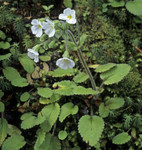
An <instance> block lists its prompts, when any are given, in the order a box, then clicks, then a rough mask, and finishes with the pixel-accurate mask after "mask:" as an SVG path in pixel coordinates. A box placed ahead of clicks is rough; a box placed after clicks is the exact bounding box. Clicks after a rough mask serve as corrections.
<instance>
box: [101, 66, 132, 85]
mask: <svg viewBox="0 0 142 150" xmlns="http://www.w3.org/2000/svg"><path fill="white" fill-rule="evenodd" d="M130 69H131V67H130V66H129V65H128V64H117V65H116V66H115V67H113V68H112V69H110V70H108V71H106V72H103V73H102V74H101V79H103V80H104V84H106V85H109V84H114V83H118V82H119V81H121V80H122V79H123V78H124V77H125V76H126V75H127V74H128V73H129V71H130Z"/></svg>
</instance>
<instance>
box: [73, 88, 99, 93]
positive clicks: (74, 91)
mask: <svg viewBox="0 0 142 150" xmlns="http://www.w3.org/2000/svg"><path fill="white" fill-rule="evenodd" d="M73 93H74V95H90V94H91V95H97V94H99V91H94V90H93V89H91V88H84V87H83V86H77V87H75V88H74V89H73Z"/></svg>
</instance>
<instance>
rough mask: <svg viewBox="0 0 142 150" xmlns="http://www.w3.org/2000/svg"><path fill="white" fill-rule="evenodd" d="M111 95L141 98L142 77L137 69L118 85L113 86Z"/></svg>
mask: <svg viewBox="0 0 142 150" xmlns="http://www.w3.org/2000/svg"><path fill="white" fill-rule="evenodd" d="M110 92H111V93H113V94H117V95H121V96H129V97H137V98H141V96H142V77H141V74H140V73H139V72H138V70H137V69H133V70H131V72H130V73H129V74H128V75H127V76H126V77H125V78H124V79H123V80H122V81H121V82H120V83H119V84H118V85H112V86H111V91H110Z"/></svg>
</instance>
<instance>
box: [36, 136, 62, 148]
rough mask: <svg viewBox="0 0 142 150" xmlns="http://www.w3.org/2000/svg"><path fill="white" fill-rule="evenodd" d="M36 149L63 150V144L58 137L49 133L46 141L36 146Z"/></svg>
mask: <svg viewBox="0 0 142 150" xmlns="http://www.w3.org/2000/svg"><path fill="white" fill-rule="evenodd" d="M35 150H61V144H60V141H59V140H58V139H57V137H54V136H52V135H51V134H50V133H48V134H47V135H46V138H45V140H44V142H43V143H42V144H41V145H40V146H39V147H36V148H35Z"/></svg>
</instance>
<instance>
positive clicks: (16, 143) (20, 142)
mask: <svg viewBox="0 0 142 150" xmlns="http://www.w3.org/2000/svg"><path fill="white" fill-rule="evenodd" d="M25 144H26V142H25V140H24V137H23V136H21V135H13V136H11V137H9V138H8V139H6V140H5V141H4V143H3V145H2V150H19V149H20V148H22V147H23V146H24V145H25Z"/></svg>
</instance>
